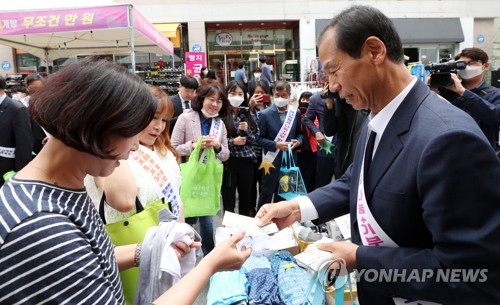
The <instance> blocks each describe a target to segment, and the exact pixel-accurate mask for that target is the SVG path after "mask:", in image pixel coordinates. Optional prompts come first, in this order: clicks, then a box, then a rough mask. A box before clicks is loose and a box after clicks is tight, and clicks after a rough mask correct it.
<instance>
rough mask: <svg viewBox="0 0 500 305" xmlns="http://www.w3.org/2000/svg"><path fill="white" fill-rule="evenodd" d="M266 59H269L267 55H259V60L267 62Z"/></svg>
mask: <svg viewBox="0 0 500 305" xmlns="http://www.w3.org/2000/svg"><path fill="white" fill-rule="evenodd" d="M266 60H267V58H266V57H265V56H260V57H259V61H260V62H261V63H265V62H266Z"/></svg>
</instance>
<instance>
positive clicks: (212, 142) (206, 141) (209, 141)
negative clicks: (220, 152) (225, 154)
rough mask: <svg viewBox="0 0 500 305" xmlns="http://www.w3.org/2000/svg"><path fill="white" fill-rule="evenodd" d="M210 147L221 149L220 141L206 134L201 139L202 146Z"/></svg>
mask: <svg viewBox="0 0 500 305" xmlns="http://www.w3.org/2000/svg"><path fill="white" fill-rule="evenodd" d="M210 147H213V148H215V149H219V148H220V143H219V141H217V140H216V139H214V138H212V137H211V136H204V137H203V139H202V140H201V148H210Z"/></svg>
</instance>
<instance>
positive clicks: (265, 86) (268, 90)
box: [248, 80, 271, 96]
mask: <svg viewBox="0 0 500 305" xmlns="http://www.w3.org/2000/svg"><path fill="white" fill-rule="evenodd" d="M257 87H261V88H262V89H263V90H264V91H265V92H266V94H271V88H269V85H268V84H267V82H265V81H263V80H259V81H258V82H255V86H250V91H249V92H248V94H249V95H250V96H253V95H254V93H255V89H256V88H257Z"/></svg>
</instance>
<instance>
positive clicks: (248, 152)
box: [222, 81, 259, 217]
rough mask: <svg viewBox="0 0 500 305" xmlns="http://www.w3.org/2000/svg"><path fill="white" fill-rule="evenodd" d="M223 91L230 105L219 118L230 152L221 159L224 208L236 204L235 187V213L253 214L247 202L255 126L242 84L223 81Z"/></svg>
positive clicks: (248, 200) (253, 156) (257, 130)
mask: <svg viewBox="0 0 500 305" xmlns="http://www.w3.org/2000/svg"><path fill="white" fill-rule="evenodd" d="M225 92H226V94H227V99H228V100H229V103H230V106H229V111H228V112H227V114H226V116H225V117H224V118H223V119H222V120H223V121H224V124H225V126H226V128H227V142H228V145H229V152H230V156H229V159H228V160H227V161H226V162H225V163H224V176H223V180H222V202H223V204H224V210H225V211H229V212H233V213H234V208H235V205H236V196H235V194H236V190H238V198H239V199H238V214H240V215H245V216H252V217H253V216H254V215H255V213H254V212H253V211H252V209H254V208H255V202H253V204H252V202H251V198H252V187H253V184H252V182H253V180H254V170H253V168H254V164H255V163H256V162H257V155H256V154H255V151H254V150H253V144H254V143H255V141H256V139H257V137H258V134H259V129H258V127H257V123H256V122H255V120H254V118H253V115H252V113H251V112H250V110H249V108H248V97H247V91H246V89H245V86H244V85H243V84H241V83H239V82H237V81H231V82H229V84H227V86H226V89H225Z"/></svg>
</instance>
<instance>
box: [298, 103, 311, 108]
mask: <svg viewBox="0 0 500 305" xmlns="http://www.w3.org/2000/svg"><path fill="white" fill-rule="evenodd" d="M299 107H302V108H307V107H309V103H306V102H300V103H299Z"/></svg>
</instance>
